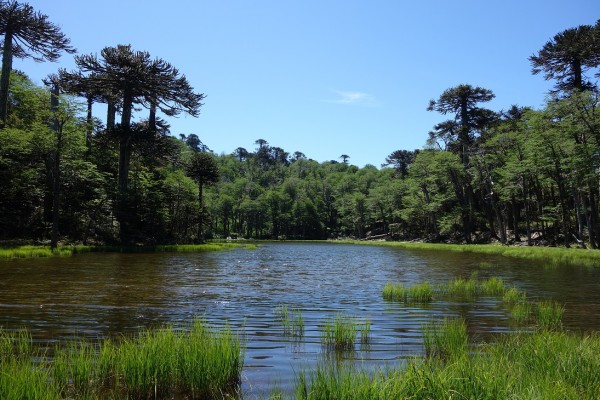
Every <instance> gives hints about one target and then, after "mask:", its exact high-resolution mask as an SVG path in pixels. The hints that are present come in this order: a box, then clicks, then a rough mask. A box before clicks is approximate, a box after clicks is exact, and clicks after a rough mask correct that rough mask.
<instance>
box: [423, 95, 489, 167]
mask: <svg viewBox="0 0 600 400" xmlns="http://www.w3.org/2000/svg"><path fill="white" fill-rule="evenodd" d="M494 97H495V96H494V93H493V92H492V91H491V90H488V89H484V88H481V87H473V86H471V85H464V84H463V85H458V86H456V87H453V88H450V89H446V90H445V91H444V92H443V93H442V94H441V95H440V97H439V99H437V100H430V102H429V107H427V111H437V112H439V113H441V114H444V115H446V114H448V113H450V114H454V115H455V116H454V121H446V122H445V123H441V124H438V125H436V127H435V129H436V130H438V131H440V132H441V133H443V134H445V135H447V134H449V133H451V134H452V135H456V136H457V137H458V145H459V153H460V156H461V159H462V162H463V165H464V166H465V168H466V167H467V166H468V165H469V147H470V145H471V143H472V141H473V134H474V132H476V131H479V130H481V129H482V128H483V127H484V126H485V125H486V124H487V123H489V122H490V120H491V119H492V118H493V115H492V114H493V113H491V111H490V110H487V109H485V108H479V107H477V104H478V103H485V102H488V101H490V100H492V99H493V98H494ZM449 126H451V127H453V129H451V130H450V131H451V132H449V130H448V127H449ZM434 134H435V133H434Z"/></svg>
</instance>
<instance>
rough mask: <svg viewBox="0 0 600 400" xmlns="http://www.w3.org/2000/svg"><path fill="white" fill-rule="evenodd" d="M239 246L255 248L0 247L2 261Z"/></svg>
mask: <svg viewBox="0 0 600 400" xmlns="http://www.w3.org/2000/svg"><path fill="white" fill-rule="evenodd" d="M237 248H245V249H253V248H255V246H254V245H252V244H246V243H205V244H173V245H160V246H137V247H124V246H84V245H77V246H60V247H58V248H57V249H54V250H52V249H51V248H50V247H49V246H18V247H10V248H0V261H8V260H14V259H20V258H43V257H69V256H72V255H74V254H82V253H202V252H207V251H223V250H232V249H237Z"/></svg>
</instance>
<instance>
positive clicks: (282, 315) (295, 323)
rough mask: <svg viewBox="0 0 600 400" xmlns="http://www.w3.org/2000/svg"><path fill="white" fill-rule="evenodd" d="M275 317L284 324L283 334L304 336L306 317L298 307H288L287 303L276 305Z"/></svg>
mask: <svg viewBox="0 0 600 400" xmlns="http://www.w3.org/2000/svg"><path fill="white" fill-rule="evenodd" d="M274 314H275V317H276V318H277V320H279V321H280V322H281V324H282V325H283V334H284V335H286V336H293V337H302V336H304V318H303V317H302V312H301V311H300V310H298V309H288V307H287V305H285V304H281V305H279V306H277V307H275V311H274Z"/></svg>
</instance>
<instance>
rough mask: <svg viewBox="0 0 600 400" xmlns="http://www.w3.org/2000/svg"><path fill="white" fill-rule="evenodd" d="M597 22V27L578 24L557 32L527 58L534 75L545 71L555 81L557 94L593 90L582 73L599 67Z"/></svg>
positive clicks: (546, 75) (598, 26) (548, 77)
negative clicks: (559, 92)
mask: <svg viewBox="0 0 600 400" xmlns="http://www.w3.org/2000/svg"><path fill="white" fill-rule="evenodd" d="M599 31H600V20H599V21H598V22H597V23H596V26H591V25H581V26H578V27H576V28H571V29H567V30H565V31H562V32H561V33H558V34H556V35H555V36H554V38H552V40H550V41H548V42H547V43H546V44H545V45H544V47H542V49H541V50H540V51H539V52H538V53H537V55H533V56H531V57H529V61H531V66H532V69H531V71H532V72H533V74H534V75H535V74H538V73H540V72H544V77H545V78H546V79H548V80H549V79H556V88H557V89H558V90H559V91H564V92H570V91H572V90H573V89H577V90H580V91H581V90H587V89H593V88H594V86H595V85H594V84H592V83H591V82H589V81H588V80H587V78H586V76H585V72H586V71H587V70H589V69H591V68H595V67H598V66H599V65H600V40H599V38H600V33H599Z"/></svg>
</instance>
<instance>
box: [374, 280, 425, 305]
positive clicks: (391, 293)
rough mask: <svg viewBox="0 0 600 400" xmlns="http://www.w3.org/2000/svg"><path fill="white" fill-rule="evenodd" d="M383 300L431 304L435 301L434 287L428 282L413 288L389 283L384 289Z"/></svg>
mask: <svg viewBox="0 0 600 400" xmlns="http://www.w3.org/2000/svg"><path fill="white" fill-rule="evenodd" d="M383 298H384V299H385V300H389V301H403V302H406V303H429V302H431V301H432V300H433V286H432V285H431V284H429V283H428V282H424V283H419V284H416V285H413V286H404V285H403V284H402V283H392V282H388V283H386V284H385V286H384V287H383Z"/></svg>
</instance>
